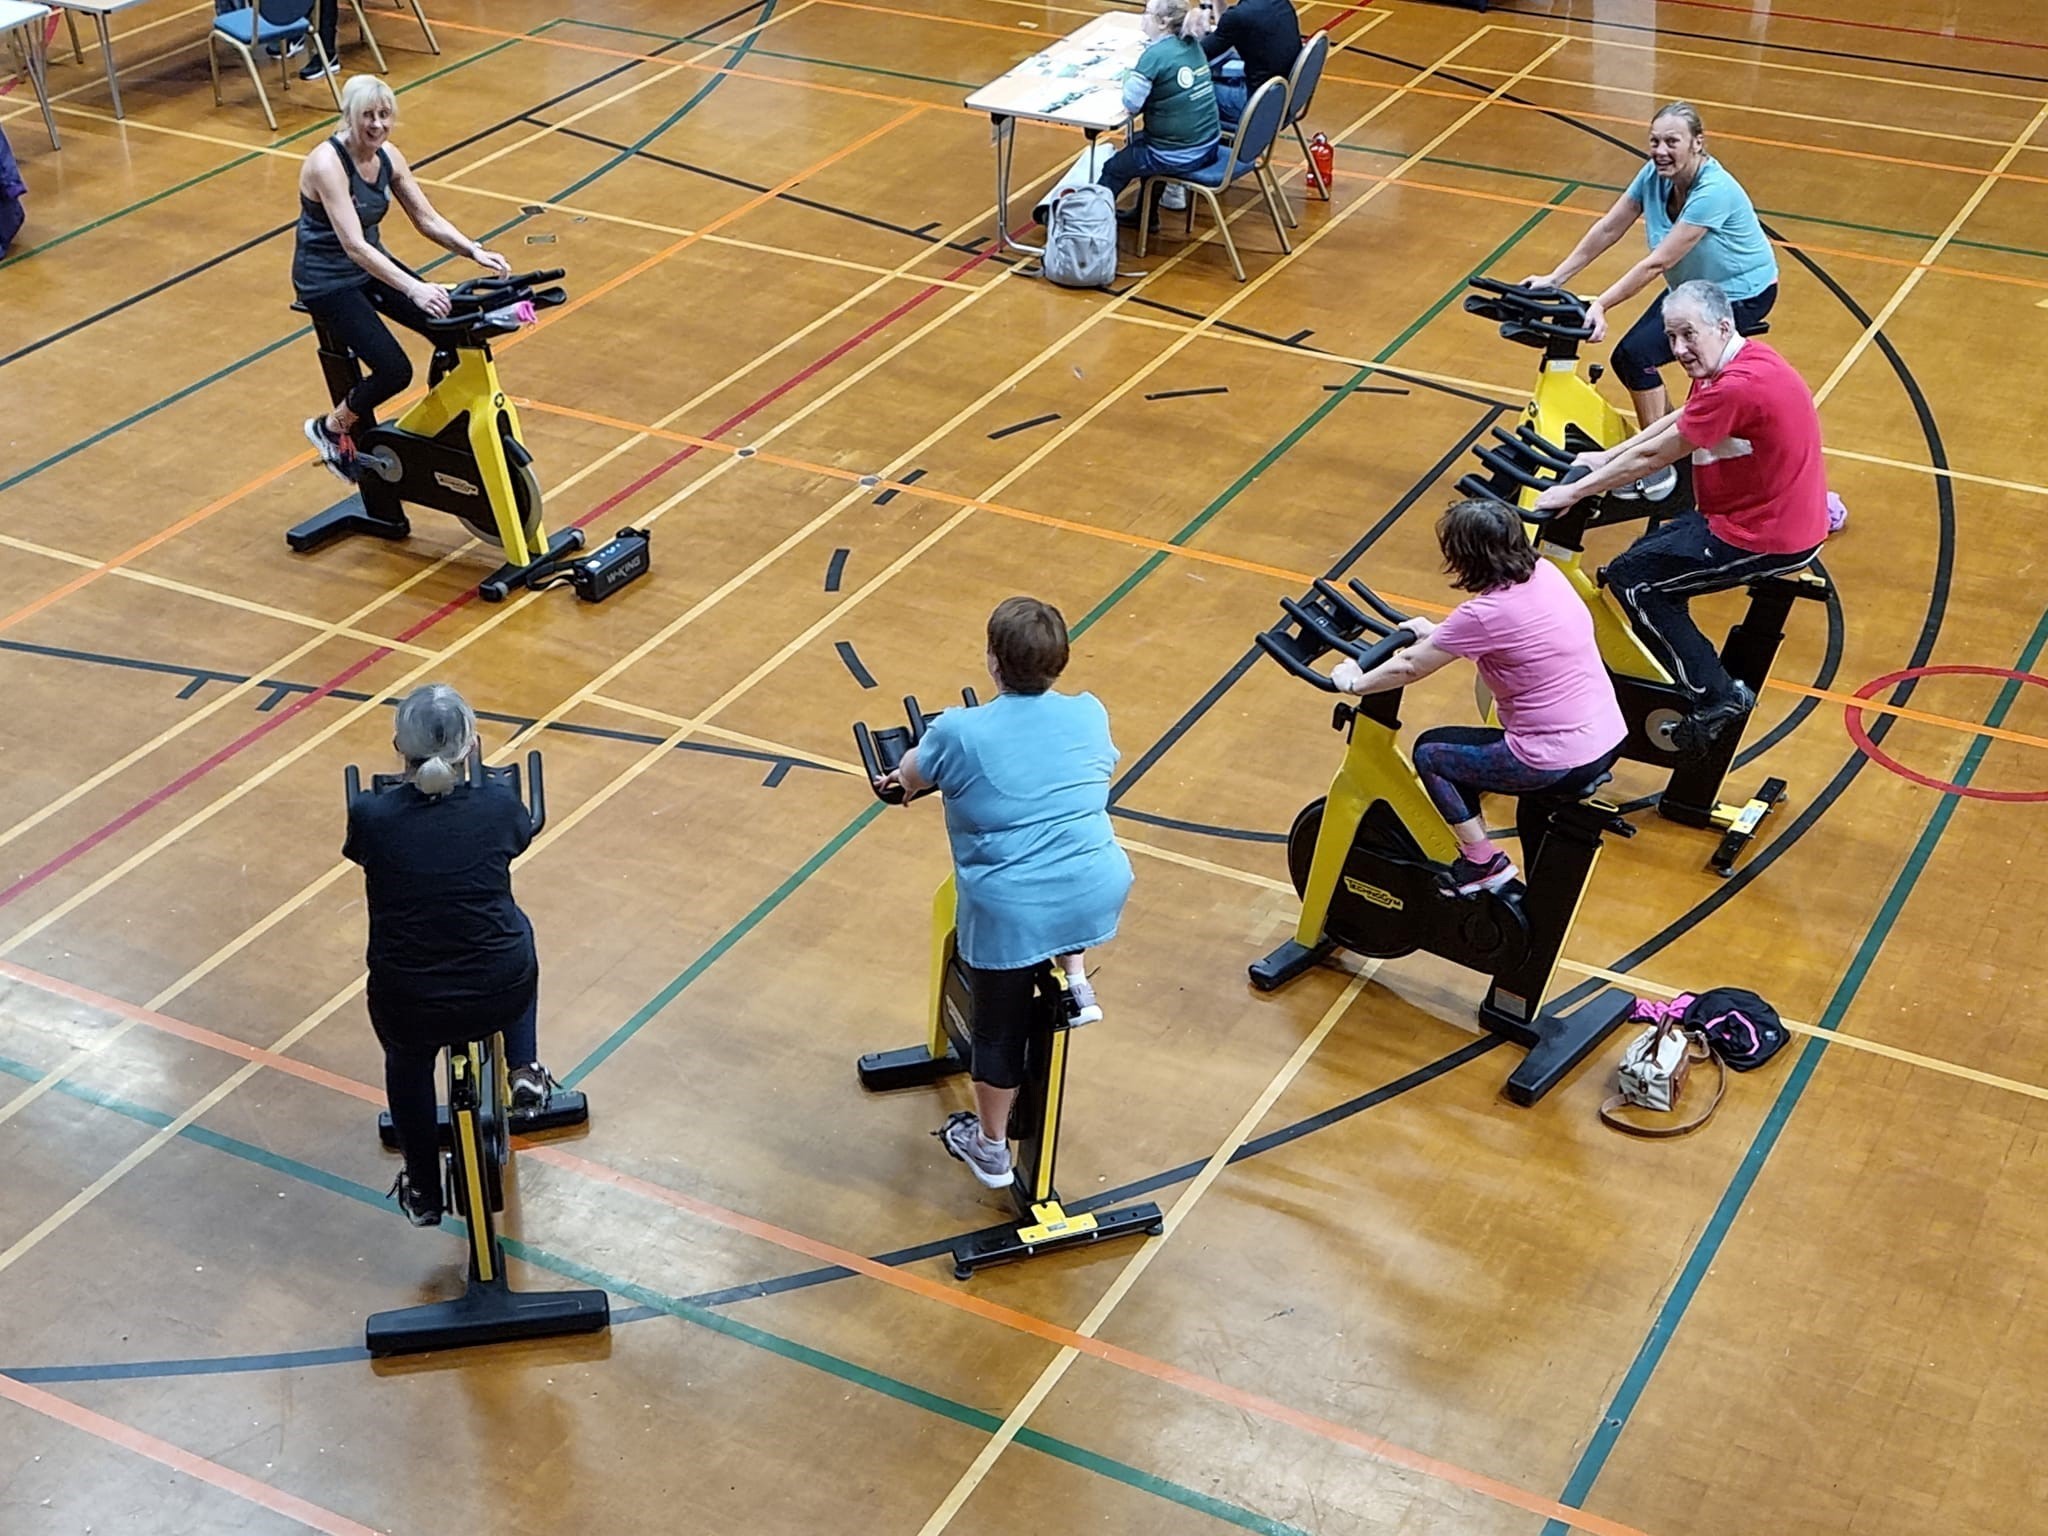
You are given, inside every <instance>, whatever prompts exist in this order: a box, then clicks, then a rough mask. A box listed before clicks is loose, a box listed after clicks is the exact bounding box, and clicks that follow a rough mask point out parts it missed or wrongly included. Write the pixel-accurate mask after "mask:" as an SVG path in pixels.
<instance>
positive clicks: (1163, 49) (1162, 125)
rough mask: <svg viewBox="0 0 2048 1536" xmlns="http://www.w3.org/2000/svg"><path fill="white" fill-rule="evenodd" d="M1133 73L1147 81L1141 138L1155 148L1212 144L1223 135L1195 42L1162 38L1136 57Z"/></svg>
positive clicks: (1199, 47) (1204, 62)
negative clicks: (1148, 86)
mask: <svg viewBox="0 0 2048 1536" xmlns="http://www.w3.org/2000/svg"><path fill="white" fill-rule="evenodd" d="M1132 73H1134V74H1139V75H1143V76H1145V77H1146V78H1147V79H1148V80H1150V81H1151V82H1152V94H1151V95H1150V96H1148V97H1147V98H1146V99H1145V137H1146V138H1147V139H1149V140H1151V142H1152V143H1153V144H1154V145H1155V146H1156V147H1157V148H1160V149H1193V148H1195V147H1197V146H1199V145H1202V144H1213V143H1215V142H1216V139H1217V137H1218V136H1219V135H1220V134H1221V132H1222V127H1221V124H1220V123H1219V121H1218V120H1217V116H1216V86H1215V83H1214V82H1213V81H1212V80H1211V79H1210V78H1209V60H1208V57H1207V56H1206V55H1205V54H1204V53H1203V52H1202V45H1201V44H1200V43H1191V42H1189V41H1188V40H1187V39H1186V38H1184V37H1179V36H1174V37H1162V38H1160V39H1159V41H1157V42H1156V43H1153V44H1152V45H1151V46H1150V47H1148V48H1146V50H1145V51H1144V52H1143V53H1141V54H1139V55H1138V62H1137V63H1136V65H1134V66H1133V67H1132Z"/></svg>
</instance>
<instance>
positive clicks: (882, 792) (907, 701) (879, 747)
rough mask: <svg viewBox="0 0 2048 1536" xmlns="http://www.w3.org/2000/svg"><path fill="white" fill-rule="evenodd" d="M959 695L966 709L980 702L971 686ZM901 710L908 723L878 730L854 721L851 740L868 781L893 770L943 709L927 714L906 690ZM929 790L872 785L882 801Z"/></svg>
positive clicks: (898, 800)
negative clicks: (907, 790)
mask: <svg viewBox="0 0 2048 1536" xmlns="http://www.w3.org/2000/svg"><path fill="white" fill-rule="evenodd" d="M960 699H961V702H962V703H963V704H965V705H966V706H967V708H969V709H972V708H974V707H975V706H976V705H978V704H979V703H980V702H981V700H980V699H978V698H976V697H975V694H974V690H973V689H972V688H962V689H961V690H960ZM903 712H904V713H905V714H906V715H908V716H909V718H910V723H909V724H908V725H907V726H903V725H891V726H884V727H883V728H882V729H881V730H871V729H869V728H868V726H867V725H866V724H864V723H863V722H861V721H859V720H856V721H854V723H853V744H854V746H855V747H857V748H858V749H859V751H860V762H861V766H862V767H863V768H865V769H866V770H867V775H868V783H869V784H870V785H874V784H875V780H877V779H881V778H886V777H887V776H888V775H890V774H892V773H894V772H895V771H896V770H897V768H898V767H900V766H901V765H902V762H903V759H904V757H905V756H907V755H908V754H909V752H910V749H911V748H912V747H914V746H916V745H917V744H918V743H919V742H920V741H923V740H924V733H925V731H926V729H927V728H928V727H929V726H930V725H931V723H932V722H933V721H934V720H936V719H938V717H939V716H940V715H941V714H942V713H944V711H942V710H936V709H935V710H933V711H932V712H931V713H930V714H926V713H925V712H924V710H922V709H920V708H919V707H918V703H917V698H916V696H915V695H914V694H908V693H906V694H905V695H904V696H903ZM929 793H931V791H930V790H928V789H921V790H919V791H918V792H917V794H914V795H913V794H906V793H905V792H904V789H903V786H902V785H901V784H897V785H894V786H892V787H890V788H887V789H884V788H881V787H880V786H879V785H876V786H875V798H876V799H877V800H879V801H881V802H882V803H883V804H884V805H907V804H908V803H909V802H910V801H912V800H915V799H918V798H919V797H920V796H922V795H926V794H929Z"/></svg>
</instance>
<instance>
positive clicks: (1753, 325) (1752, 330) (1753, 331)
mask: <svg viewBox="0 0 2048 1536" xmlns="http://www.w3.org/2000/svg"><path fill="white" fill-rule="evenodd" d="M1770 329H1771V322H1770V321H1768V320H1752V321H1750V322H1749V324H1747V325H1738V326H1737V327H1736V328H1735V332H1736V334H1737V335H1738V336H1763V335H1767V334H1768V333H1769V331H1770Z"/></svg>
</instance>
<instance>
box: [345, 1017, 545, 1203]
mask: <svg viewBox="0 0 2048 1536" xmlns="http://www.w3.org/2000/svg"><path fill="white" fill-rule="evenodd" d="M539 1003H540V985H539V982H538V980H536V981H535V984H534V986H533V987H532V988H531V989H530V990H529V991H528V992H527V994H526V998H525V1001H524V1002H523V1003H514V1004H511V1005H508V1006H505V1007H500V1008H494V1009H490V1010H482V1011H478V1012H476V1013H467V1012H453V1013H451V1012H448V1011H446V1010H443V1011H440V1012H434V1013H428V1012H422V1011H419V1010H416V1009H414V1008H412V1007H409V1006H403V1005H397V1004H393V1003H391V1002H390V1001H388V1000H386V1001H378V1000H372V1001H371V1003H370V1027H371V1028H372V1029H374V1030H376V1032H377V1042H378V1044H380V1045H382V1046H383V1047H384V1097H385V1098H386V1099H387V1100H388V1101H389V1102H390V1105H391V1124H392V1126H393V1128H394V1129H395V1130H396V1131H397V1132H398V1148H399V1150H400V1151H401V1152H403V1153H404V1154H405V1171H406V1173H407V1175H408V1176H409V1177H410V1179H411V1182H412V1187H413V1190H414V1191H415V1193H416V1194H418V1195H419V1196H421V1197H423V1198H425V1199H427V1200H429V1202H430V1203H432V1204H436V1205H438V1204H439V1203H440V1200H441V1138H440V1133H439V1132H438V1131H437V1130H436V1129H435V1125H434V1119H435V1114H434V1111H435V1107H436V1105H437V1104H438V1103H439V1102H440V1100H439V1097H438V1095H437V1093H436V1090H435V1087H434V1067H435V1065H436V1064H437V1063H438V1062H439V1061H440V1059H441V1052H442V1051H443V1050H445V1049H447V1048H448V1047H449V1046H450V1045H462V1044H465V1043H467V1042H468V1041H471V1040H480V1039H482V1038H483V1037H484V1036H486V1035H489V1034H494V1033H496V1032H498V1031H501V1030H502V1031H503V1032H504V1036H505V1062H506V1065H507V1066H511V1067H523V1066H525V1065H527V1064H528V1063H529V1062H531V1061H534V1060H535V1059H536V1058H537V1057H538V1056H539V1052H540V1047H539V1043H538V1039H537V1023H536V1015H537V1013H538V1009H539Z"/></svg>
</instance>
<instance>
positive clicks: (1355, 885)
mask: <svg viewBox="0 0 2048 1536" xmlns="http://www.w3.org/2000/svg"><path fill="white" fill-rule="evenodd" d="M1344 889H1345V890H1347V891H1349V892H1350V893H1351V894H1352V895H1354V896H1363V897H1364V898H1365V899H1366V900H1367V901H1369V902H1371V903H1372V904H1373V905H1374V906H1376V907H1385V908H1386V909H1387V910H1388V911H1389V912H1399V911H1400V910H1401V909H1402V908H1403V907H1405V906H1407V905H1408V904H1407V903H1406V902H1405V901H1403V900H1402V899H1401V898H1400V897H1398V896H1396V895H1395V894H1394V893H1393V892H1392V891H1383V890H1381V889H1380V888H1379V887H1378V886H1376V885H1367V884H1366V883H1365V882H1364V881H1363V880H1360V879H1359V878H1358V877H1357V876H1355V875H1346V876H1345V877H1344Z"/></svg>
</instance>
